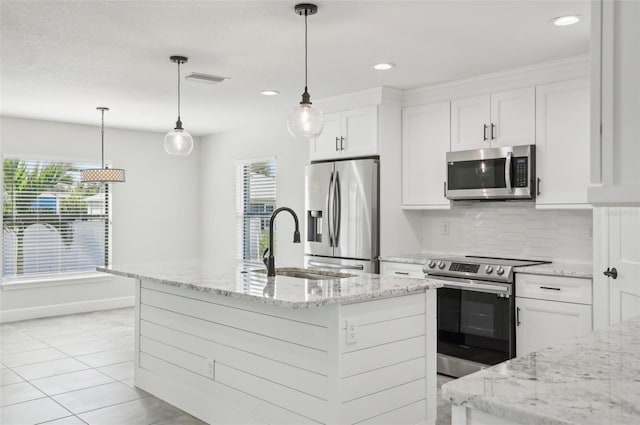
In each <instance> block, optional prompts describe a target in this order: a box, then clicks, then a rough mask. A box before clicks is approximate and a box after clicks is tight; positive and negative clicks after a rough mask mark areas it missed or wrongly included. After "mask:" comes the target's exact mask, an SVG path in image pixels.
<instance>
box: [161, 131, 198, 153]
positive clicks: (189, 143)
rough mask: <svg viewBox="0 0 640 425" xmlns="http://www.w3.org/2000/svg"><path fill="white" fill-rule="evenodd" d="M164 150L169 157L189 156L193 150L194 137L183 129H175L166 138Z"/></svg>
mask: <svg viewBox="0 0 640 425" xmlns="http://www.w3.org/2000/svg"><path fill="white" fill-rule="evenodd" d="M164 150H166V151H167V153H168V154H169V155H179V156H185V155H189V154H190V153H191V151H192V150H193V137H191V135H190V134H189V133H188V132H186V131H184V129H182V128H174V129H173V130H171V131H170V132H168V133H167V135H166V136H164Z"/></svg>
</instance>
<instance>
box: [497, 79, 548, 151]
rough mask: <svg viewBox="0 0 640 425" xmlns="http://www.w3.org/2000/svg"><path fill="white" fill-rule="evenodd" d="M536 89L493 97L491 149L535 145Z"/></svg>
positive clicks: (511, 91) (531, 88)
mask: <svg viewBox="0 0 640 425" xmlns="http://www.w3.org/2000/svg"><path fill="white" fill-rule="evenodd" d="M535 101H536V99H535V88H533V87H527V88H524V89H518V90H510V91H505V92H500V93H493V94H492V95H491V128H490V131H489V138H490V139H491V147H492V148H497V147H500V146H519V145H532V144H534V143H535V135H536V121H535V113H536V111H535Z"/></svg>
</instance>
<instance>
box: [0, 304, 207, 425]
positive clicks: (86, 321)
mask: <svg viewBox="0 0 640 425" xmlns="http://www.w3.org/2000/svg"><path fill="white" fill-rule="evenodd" d="M133 316H134V312H133V309H132V308H126V309H118V310H110V311H100V312H94V313H86V314H74V315H70V316H61V317H52V318H46V319H35V320H26V321H22V322H12V323H7V324H3V325H0V368H1V369H0V385H1V386H0V424H3V425H14V424H15V425H28V424H39V423H46V424H49V425H54V424H55V425H77V424H104V425H120V424H122V425H124V424H126V425H129V424H140V425H146V424H158V425H161V424H175V425H200V424H204V422H202V421H200V420H198V419H196V418H194V417H193V416H191V415H188V414H187V413H185V412H183V411H181V410H179V409H177V408H175V407H173V406H171V405H170V404H167V403H165V402H163V401H162V400H159V399H157V398H156V397H154V396H152V395H150V394H148V393H146V392H144V391H141V390H138V389H136V388H134V386H133V334H134V331H133V329H134V328H133V321H134V318H133Z"/></svg>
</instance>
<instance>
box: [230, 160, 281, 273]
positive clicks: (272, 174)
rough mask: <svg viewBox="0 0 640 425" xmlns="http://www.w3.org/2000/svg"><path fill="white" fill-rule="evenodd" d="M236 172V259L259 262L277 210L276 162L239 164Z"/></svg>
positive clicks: (260, 161) (256, 161) (259, 161)
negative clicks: (271, 219) (272, 217)
mask: <svg viewBox="0 0 640 425" xmlns="http://www.w3.org/2000/svg"><path fill="white" fill-rule="evenodd" d="M236 171H237V173H236V217H237V238H236V240H237V258H238V259H240V260H249V261H257V262H262V253H263V252H264V250H265V249H266V248H267V247H268V246H269V219H270V218H271V213H273V211H274V210H275V208H276V161H275V158H271V159H261V160H252V161H244V162H238V163H237V165H236Z"/></svg>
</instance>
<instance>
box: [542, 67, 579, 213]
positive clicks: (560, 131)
mask: <svg viewBox="0 0 640 425" xmlns="http://www.w3.org/2000/svg"><path fill="white" fill-rule="evenodd" d="M589 85H590V83H589V79H587V78H585V79H579V80H571V81H564V82H560V83H554V84H546V85H543V86H538V87H537V88H536V174H537V176H538V178H539V179H540V188H539V189H540V195H539V196H538V198H537V199H536V206H538V207H541V206H542V207H544V206H546V207H553V206H555V207H560V206H565V207H572V206H573V207H576V206H577V207H579V206H581V205H582V206H584V207H585V208H587V207H590V206H589V205H588V204H587V186H588V185H589Z"/></svg>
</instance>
